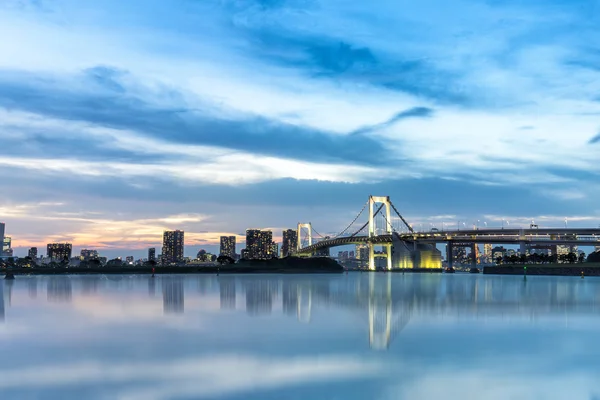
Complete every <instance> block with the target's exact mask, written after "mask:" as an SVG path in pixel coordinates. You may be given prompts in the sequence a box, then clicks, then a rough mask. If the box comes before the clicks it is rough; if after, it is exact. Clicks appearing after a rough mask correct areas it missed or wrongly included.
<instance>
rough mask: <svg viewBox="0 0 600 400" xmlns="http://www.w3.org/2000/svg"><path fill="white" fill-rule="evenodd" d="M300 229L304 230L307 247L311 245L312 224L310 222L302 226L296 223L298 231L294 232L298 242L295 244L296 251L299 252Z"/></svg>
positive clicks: (300, 241)
mask: <svg viewBox="0 0 600 400" xmlns="http://www.w3.org/2000/svg"><path fill="white" fill-rule="evenodd" d="M302 229H306V231H307V238H308V245H309V246H310V245H312V224H311V223H310V222H309V223H308V224H302V223H300V222H298V230H297V231H296V234H297V240H298V242H297V244H296V250H300V249H301V248H302Z"/></svg>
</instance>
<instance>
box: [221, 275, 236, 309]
mask: <svg viewBox="0 0 600 400" xmlns="http://www.w3.org/2000/svg"><path fill="white" fill-rule="evenodd" d="M219 295H220V297H221V309H222V310H235V280H234V279H233V278H228V277H222V278H221V279H220V280H219Z"/></svg>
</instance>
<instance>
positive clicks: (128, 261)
mask: <svg viewBox="0 0 600 400" xmlns="http://www.w3.org/2000/svg"><path fill="white" fill-rule="evenodd" d="M133 260H134V258H133V256H127V257H125V262H126V263H127V264H133Z"/></svg>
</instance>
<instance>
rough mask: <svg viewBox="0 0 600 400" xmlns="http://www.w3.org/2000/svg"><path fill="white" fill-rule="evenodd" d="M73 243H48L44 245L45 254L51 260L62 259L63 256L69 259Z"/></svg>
mask: <svg viewBox="0 0 600 400" xmlns="http://www.w3.org/2000/svg"><path fill="white" fill-rule="evenodd" d="M72 251H73V245H72V244H71V243H49V244H48V246H46V254H47V255H48V257H49V258H51V259H52V261H62V260H64V259H65V258H66V259H67V260H70V259H71V252H72Z"/></svg>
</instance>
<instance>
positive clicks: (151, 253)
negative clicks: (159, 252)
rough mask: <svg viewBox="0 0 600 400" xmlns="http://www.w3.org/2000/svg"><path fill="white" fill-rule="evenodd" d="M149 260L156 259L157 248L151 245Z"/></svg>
mask: <svg viewBox="0 0 600 400" xmlns="http://www.w3.org/2000/svg"><path fill="white" fill-rule="evenodd" d="M148 261H156V248H154V247H151V248H149V249H148Z"/></svg>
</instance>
